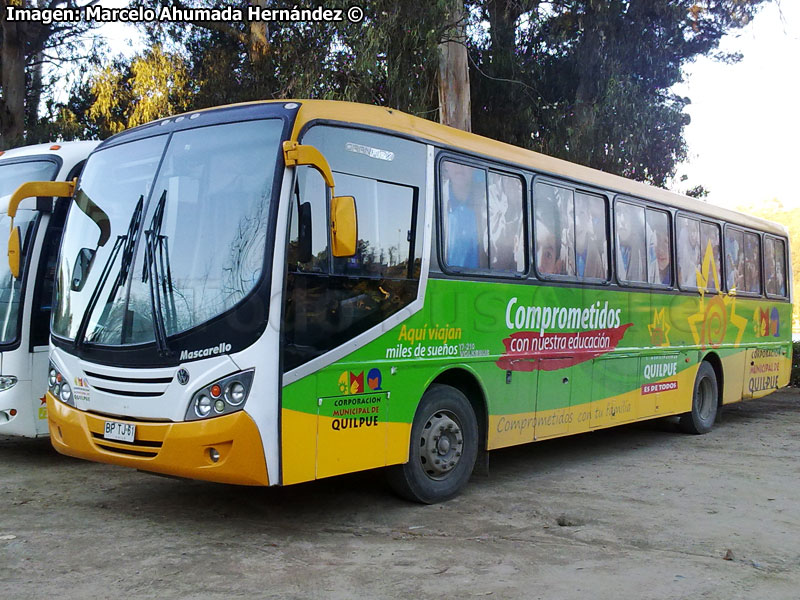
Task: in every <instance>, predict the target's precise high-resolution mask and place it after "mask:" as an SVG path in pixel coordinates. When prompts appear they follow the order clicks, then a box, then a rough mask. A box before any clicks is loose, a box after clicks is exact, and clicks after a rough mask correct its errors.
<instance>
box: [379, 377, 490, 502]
mask: <svg viewBox="0 0 800 600" xmlns="http://www.w3.org/2000/svg"><path fill="white" fill-rule="evenodd" d="M455 371H460V373H452V372H447V373H443V374H441V375H444V376H443V377H442V376H441V375H440V377H437V378H436V379H434V381H433V382H431V383H430V384H429V385H428V387H427V389H426V390H425V393H424V394H423V395H422V398H421V400H420V402H419V405H418V406H417V409H416V411H415V414H414V420H413V421H412V423H411V434H410V436H409V453H408V461H407V462H406V463H404V464H401V465H394V466H392V467H389V469H388V470H387V476H388V480H389V485H391V487H392V488H393V489H394V490H395V492H397V493H398V494H399V495H400V496H402V497H404V498H407V499H408V500H412V501H415V502H421V503H423V504H435V503H437V502H441V501H443V500H447V499H448V498H452V497H453V496H455V495H456V494H458V493H459V492H460V491H461V489H462V488H463V487H464V486H465V485H466V484H467V482H468V481H469V478H470V476H471V475H472V470H473V468H474V467H475V462H476V460H477V456H478V449H479V448H480V444H481V442H482V438H483V437H484V434H482V433H481V431H482V429H483V430H485V427H484V428H481V426H480V425H479V418H480V417H479V415H480V414H481V413H483V412H484V410H485V409H483V410H482V406H481V404H480V401H482V399H483V398H482V390H480V387H478V388H477V389H478V391H479V392H480V393H481V398H480V399H479V398H477V397H476V394H475V389H474V388H471V386H470V383H472V384H474V385H478V384H477V380H476V379H474V378H473V377H472V375H471V374H470V376H469V377H465V373H468V372H465V371H461V370H458V369H456V370H455ZM454 376H455V377H457V379H453V377H454Z"/></svg>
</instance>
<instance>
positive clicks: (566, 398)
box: [534, 357, 574, 440]
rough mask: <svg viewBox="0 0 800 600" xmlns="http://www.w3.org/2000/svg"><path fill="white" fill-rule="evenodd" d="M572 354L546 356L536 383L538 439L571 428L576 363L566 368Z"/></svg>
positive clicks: (536, 430)
mask: <svg viewBox="0 0 800 600" xmlns="http://www.w3.org/2000/svg"><path fill="white" fill-rule="evenodd" d="M570 360H571V357H558V358H542V359H540V360H539V369H538V371H539V378H538V380H537V382H538V383H537V386H536V426H535V427H536V428H535V430H534V436H535V439H537V440H541V439H544V438H548V437H553V436H558V435H564V434H566V433H568V432H569V430H570V422H571V420H572V415H571V413H570V407H571V405H572V379H573V376H574V372H573V371H574V367H568V368H563V367H562V365H563V363H564V361H570Z"/></svg>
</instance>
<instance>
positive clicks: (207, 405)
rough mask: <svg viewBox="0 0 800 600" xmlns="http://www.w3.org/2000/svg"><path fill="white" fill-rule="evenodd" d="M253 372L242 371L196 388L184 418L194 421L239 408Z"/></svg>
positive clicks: (242, 403) (241, 406)
mask: <svg viewBox="0 0 800 600" xmlns="http://www.w3.org/2000/svg"><path fill="white" fill-rule="evenodd" d="M254 374H255V370H254V369H250V370H249V371H242V372H240V373H235V374H233V375H228V376H227V377H223V378H222V379H217V380H216V381H212V382H211V383H209V384H208V385H206V386H204V387H202V388H200V389H199V390H197V391H196V392H195V393H194V395H193V396H192V399H191V401H190V402H189V407H188V409H187V410H186V420H187V421H196V420H198V419H206V418H210V417H217V416H220V415H227V414H230V413H232V412H236V411H237V410H241V409H242V408H243V407H244V404H245V402H246V401H247V395H248V394H249V393H250V387H251V385H252V384H253V375H254ZM212 409H213V410H212Z"/></svg>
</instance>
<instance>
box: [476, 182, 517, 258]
mask: <svg viewBox="0 0 800 600" xmlns="http://www.w3.org/2000/svg"><path fill="white" fill-rule="evenodd" d="M523 202H524V199H523V196H522V180H521V179H520V178H519V177H512V176H509V175H501V174H499V173H494V172H492V171H490V172H489V231H488V235H487V236H484V250H485V251H486V253H487V254H488V256H489V268H491V269H492V270H498V271H516V272H517V273H522V272H524V271H525V211H524V205H523ZM487 246H488V247H487Z"/></svg>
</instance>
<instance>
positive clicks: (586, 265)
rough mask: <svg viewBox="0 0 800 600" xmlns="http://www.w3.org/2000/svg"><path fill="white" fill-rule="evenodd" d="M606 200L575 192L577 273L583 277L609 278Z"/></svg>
mask: <svg viewBox="0 0 800 600" xmlns="http://www.w3.org/2000/svg"><path fill="white" fill-rule="evenodd" d="M606 231H607V227H606V201H605V200H604V199H603V198H602V197H601V196H595V195H593V194H586V193H583V192H576V194H575V272H576V274H577V275H578V277H580V278H583V279H604V280H605V279H607V278H608V251H607V249H606V248H607V246H608V243H607V241H606Z"/></svg>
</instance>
